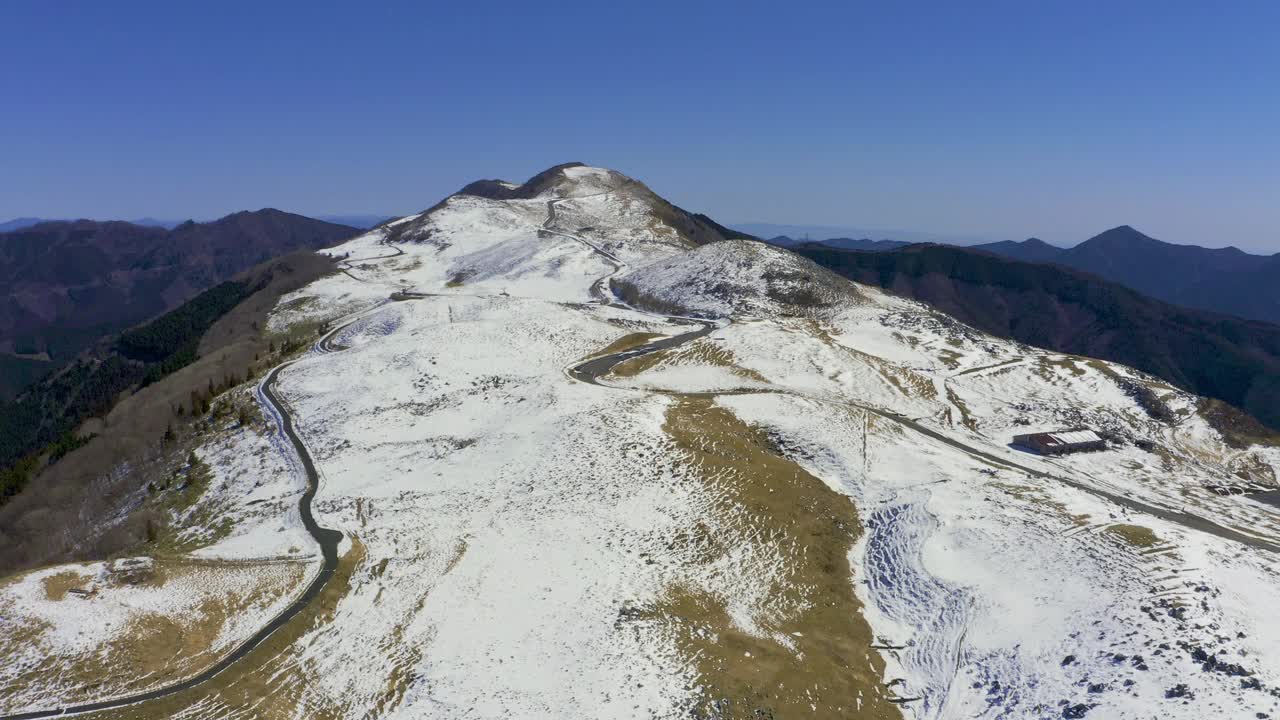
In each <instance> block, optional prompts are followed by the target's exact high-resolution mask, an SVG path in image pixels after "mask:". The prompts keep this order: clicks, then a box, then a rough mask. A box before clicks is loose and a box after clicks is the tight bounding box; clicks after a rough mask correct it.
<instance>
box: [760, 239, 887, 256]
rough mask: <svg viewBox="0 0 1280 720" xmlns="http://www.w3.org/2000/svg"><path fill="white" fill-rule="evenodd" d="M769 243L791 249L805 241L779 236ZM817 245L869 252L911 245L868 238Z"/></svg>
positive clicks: (829, 241) (828, 240) (835, 240)
mask: <svg viewBox="0 0 1280 720" xmlns="http://www.w3.org/2000/svg"><path fill="white" fill-rule="evenodd" d="M769 242H770V243H772V244H774V245H779V246H781V247H786V248H791V247H796V246H798V245H804V244H805V243H806V242H810V241H806V240H803V239H801V240H797V239H795V238H792V237H789V236H787V235H779V236H777V237H773V238H769ZM818 242H819V244H822V245H826V246H827V247H833V248H840V249H841V250H866V251H870V252H881V251H884V250H897V249H898V248H900V247H906V246H907V245H910V244H911V243H909V242H906V241H903V240H871V239H870V238H846V237H838V238H828V239H826V240H820V241H818Z"/></svg>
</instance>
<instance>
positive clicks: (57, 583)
mask: <svg viewBox="0 0 1280 720" xmlns="http://www.w3.org/2000/svg"><path fill="white" fill-rule="evenodd" d="M91 580H93V576H92V575H89V574H87V573H82V572H80V571H78V570H63V571H62V572H60V573H54V574H53V575H49V576H48V577H46V578H44V579H43V580H41V583H42V584H43V585H44V596H45V597H46V598H48V599H50V600H61V599H63V598H65V597H66V596H67V592H69V591H71V590H73V589H75V588H79V587H83V586H84V585H86V584H88V583H89V581H91Z"/></svg>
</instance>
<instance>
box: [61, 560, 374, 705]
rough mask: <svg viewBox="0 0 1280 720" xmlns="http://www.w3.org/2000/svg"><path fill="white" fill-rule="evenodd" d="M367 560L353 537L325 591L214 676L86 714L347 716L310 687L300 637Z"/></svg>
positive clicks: (328, 612) (329, 615) (323, 621)
mask: <svg viewBox="0 0 1280 720" xmlns="http://www.w3.org/2000/svg"><path fill="white" fill-rule="evenodd" d="M364 561H365V551H364V546H363V545H362V544H360V542H359V541H358V540H355V539H354V538H353V539H352V548H351V550H350V551H348V552H347V554H346V555H345V556H344V557H342V558H341V559H340V560H339V562H338V568H337V570H336V571H335V572H334V574H333V577H331V578H330V579H329V582H328V583H327V584H326V585H325V588H324V590H323V591H321V593H320V595H319V596H318V597H317V598H316V599H315V600H313V601H312V603H311V604H310V605H309V606H308V607H307V608H306V609H305V610H303V611H302V612H300V613H298V615H296V616H295V617H294V618H293V620H291V621H290V622H289V623H288V624H287V625H286V626H285V627H283V628H281V629H279V630H277V631H276V632H275V633H273V634H272V635H271V636H270V637H269V638H267V639H266V640H264V641H263V642H262V643H261V644H260V645H258V646H257V647H255V648H254V649H253V651H251V652H250V653H249V654H248V655H246V656H245V657H244V658H242V659H241V660H240V661H239V662H237V663H236V664H235V665H233V666H232V667H230V668H228V669H227V670H226V671H224V672H222V673H221V674H219V675H217V676H216V677H214V678H213V679H212V680H210V681H209V682H207V683H204V684H203V685H200V686H198V687H196V688H193V689H191V690H188V691H185V692H181V693H177V694H174V695H170V696H167V697H163V698H160V699H157V700H153V701H151V702H147V703H143V704H140V705H136V706H131V707H126V708H118V709H115V710H109V711H104V712H100V713H92V714H87V715H83V716H81V717H85V718H92V719H93V720H106V719H107V718H111V719H113V720H123V719H125V718H128V719H130V720H160V719H162V718H165V719H167V718H171V717H174V716H176V715H178V714H180V713H184V712H189V713H193V716H198V717H217V718H254V719H258V718H262V719H264V720H277V719H279V720H285V719H288V720H293V719H294V718H298V717H305V718H308V720H312V719H315V720H343V719H344V718H346V717H348V716H347V714H346V713H345V712H344V709H343V708H344V705H343V700H342V698H331V697H325V698H317V697H315V696H314V695H308V694H307V693H306V692H305V691H306V690H307V689H308V688H312V687H314V683H313V682H311V678H312V677H313V674H314V672H315V669H314V668H312V667H310V665H309V662H310V661H308V660H306V659H304V658H303V657H302V650H303V648H302V647H301V646H300V645H299V644H298V640H299V639H301V638H302V636H303V635H304V634H305V633H307V632H308V631H318V630H319V629H321V628H323V627H324V626H326V625H328V624H329V623H330V622H331V621H332V620H333V616H334V613H335V612H336V610H337V606H338V602H339V601H340V600H341V599H342V598H343V597H345V596H346V595H347V594H348V593H349V592H350V591H351V578H352V575H353V574H354V573H355V572H356V570H357V569H358V568H359V567H360V566H361V565H362V564H363V563H364Z"/></svg>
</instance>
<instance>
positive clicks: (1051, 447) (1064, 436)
mask: <svg viewBox="0 0 1280 720" xmlns="http://www.w3.org/2000/svg"><path fill="white" fill-rule="evenodd" d="M1013 444H1014V445H1017V446H1019V447H1023V448H1026V449H1028V450H1033V451H1035V452H1038V453H1040V454H1041V455H1067V454H1070V453H1078V452H1094V451H1097V450H1106V449H1107V442H1106V441H1105V440H1103V439H1102V437H1101V436H1099V435H1098V433H1096V432H1094V431H1092V430H1090V429H1088V428H1071V429H1069V430H1054V431H1052V432H1042V433H1030V434H1027V435H1014V436H1013Z"/></svg>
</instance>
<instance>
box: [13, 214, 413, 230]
mask: <svg viewBox="0 0 1280 720" xmlns="http://www.w3.org/2000/svg"><path fill="white" fill-rule="evenodd" d="M393 217H395V216H394V215H371V214H364V215H360V214H356V215H317V216H315V219H316V220H323V221H325V222H328V223H333V224H335V225H346V226H348V227H353V228H360V229H361V230H367V229H369V228H371V227H373V226H375V225H380V224H382V223H384V222H386V221H387V220H390V219H392V218H393ZM45 222H71V220H70V219H68V218H38V217H20V218H14V219H12V220H5V221H3V222H0V233H5V232H12V231H14V230H21V229H23V228H29V227H31V226H32V225H39V224H40V223H45ZM102 222H111V221H102ZM123 222H127V223H129V224H131V225H142V226H144V227H161V228H165V229H166V230H172V229H173V228H176V227H178V226H179V225H181V224H182V223H184V222H187V221H186V220H173V219H169V220H163V219H158V218H153V217H141V218H137V219H135V220H125V221H123Z"/></svg>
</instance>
